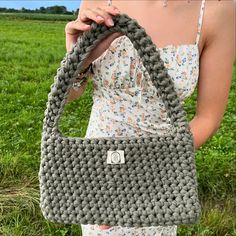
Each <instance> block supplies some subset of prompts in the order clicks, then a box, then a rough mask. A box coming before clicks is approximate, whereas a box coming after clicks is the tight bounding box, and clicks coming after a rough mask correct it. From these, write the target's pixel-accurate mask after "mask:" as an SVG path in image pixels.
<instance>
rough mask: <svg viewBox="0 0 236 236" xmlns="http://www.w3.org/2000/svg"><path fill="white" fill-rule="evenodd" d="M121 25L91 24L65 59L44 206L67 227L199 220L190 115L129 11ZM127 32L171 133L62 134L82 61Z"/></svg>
mask: <svg viewBox="0 0 236 236" xmlns="http://www.w3.org/2000/svg"><path fill="white" fill-rule="evenodd" d="M113 20H114V26H113V27H107V26H106V25H104V24H101V25H100V24H97V23H96V22H94V21H93V22H92V25H91V26H92V29H91V30H90V31H86V32H83V34H82V35H81V37H79V39H78V40H77V43H76V44H75V45H74V46H73V49H72V50H71V51H70V52H67V53H66V56H65V57H64V59H63V60H62V62H61V66H60V68H58V70H57V74H56V76H55V77H54V83H53V84H52V85H51V87H50V88H51V91H50V93H49V94H48V101H47V108H46V110H45V113H44V115H45V117H44V120H43V131H42V139H41V163H40V169H39V173H38V176H39V181H40V208H41V210H42V213H43V216H44V217H45V219H47V220H49V221H52V222H55V223H65V224H98V225H102V224H105V225H110V226H115V225H120V226H123V227H147V226H158V225H163V226H167V225H180V224H193V223H196V222H197V220H198V219H199V217H200V214H201V206H200V202H199V198H198V183H197V177H196V166H195V149H194V143H193V136H192V133H191V131H190V127H189V124H188V121H187V119H186V113H185V111H184V109H183V107H182V105H181V103H180V100H179V98H178V96H177V94H176V92H175V89H174V85H173V82H172V80H171V78H170V76H169V75H168V73H167V69H166V68H165V66H164V63H163V61H162V60H161V58H160V54H159V51H158V50H157V49H156V46H155V44H154V43H153V42H152V40H151V38H150V37H149V36H148V35H147V34H146V31H145V30H144V29H143V28H142V27H141V26H140V25H139V24H138V22H137V21H136V20H135V19H132V18H130V17H129V16H128V15H126V14H120V15H117V16H113ZM114 32H122V33H124V34H125V35H126V36H128V37H129V39H130V40H131V41H132V43H133V45H134V47H135V48H136V49H137V51H138V53H139V55H140V57H141V58H142V59H143V63H144V66H145V68H146V69H147V71H148V73H149V74H150V78H151V81H152V83H153V84H154V85H155V86H156V89H157V92H158V94H159V95H160V96H161V99H162V101H163V102H164V105H165V108H166V110H167V113H168V116H169V117H170V120H171V125H172V126H171V127H173V129H172V130H171V132H170V133H168V135H158V134H156V135H150V136H148V137H147V136H145V137H144V136H142V137H117V138H112V137H104V138H90V139H89V138H79V137H65V136H63V134H62V133H61V132H60V130H59V129H58V121H59V118H60V116H61V114H62V112H63V108H64V105H65V103H66V99H67V96H68V92H69V90H70V88H71V86H72V83H73V82H74V81H75V80H76V75H78V73H79V72H80V71H81V68H82V67H81V66H82V63H83V61H84V60H85V59H86V58H87V57H88V55H89V53H90V52H91V50H92V49H94V48H95V47H96V45H97V44H98V43H99V42H100V41H101V40H102V39H103V38H105V37H107V36H108V35H109V34H111V33H114Z"/></svg>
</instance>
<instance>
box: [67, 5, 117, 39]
mask: <svg viewBox="0 0 236 236" xmlns="http://www.w3.org/2000/svg"><path fill="white" fill-rule="evenodd" d="M118 14H120V11H119V9H118V8H117V7H115V6H106V7H105V8H104V9H102V8H100V7H97V8H92V9H91V8H86V9H85V10H84V11H82V12H81V13H80V14H79V16H78V18H77V20H75V21H71V22H69V23H67V25H66V27H65V31H66V33H68V34H71V35H78V34H79V33H80V32H82V31H88V30H90V29H91V23H92V22H93V21H95V22H96V23H97V24H102V23H104V24H106V25H107V26H108V27H111V26H113V25H114V23H113V20H112V15H118Z"/></svg>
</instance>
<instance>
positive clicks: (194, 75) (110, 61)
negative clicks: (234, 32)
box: [81, 0, 205, 236]
mask: <svg viewBox="0 0 236 236" xmlns="http://www.w3.org/2000/svg"><path fill="white" fill-rule="evenodd" d="M204 5H205V0H202V3H201V8H200V15H199V21H198V31H197V37H196V41H195V43H194V44H183V45H179V46H177V47H176V46H174V45H168V46H166V47H164V48H158V50H159V51H160V56H161V59H162V60H163V61H164V64H165V66H166V67H167V68H168V73H169V75H170V76H171V78H172V79H173V82H174V85H175V89H176V91H177V94H178V96H179V97H180V100H181V102H182V103H184V99H185V98H187V97H188V96H190V95H191V94H192V93H193V91H194V89H195V87H196V85H197V81H198V76H199V49H198V42H199V38H200V30H201V25H202V18H203V12H204ZM93 71H94V74H92V81H93V88H94V89H93V106H92V111H91V116H90V120H89V124H88V127H87V131H86V135H85V137H88V138H92V137H108V136H110V137H118V136H144V135H149V134H153V133H158V134H165V133H166V132H168V131H169V129H171V124H170V119H169V117H168V116H167V113H166V111H165V108H164V104H163V102H162V101H161V100H160V98H159V96H158V95H157V93H156V89H155V87H154V86H153V84H152V83H151V80H150V77H149V74H148V73H147V71H146V69H145V67H144V65H143V63H142V59H141V58H140V57H139V55H138V52H137V50H136V49H135V48H134V47H133V44H132V42H131V40H130V39H129V38H128V37H127V36H126V35H122V36H119V37H118V38H116V39H115V40H113V42H112V43H111V45H110V46H109V48H108V49H107V50H106V51H105V52H104V53H103V54H102V55H101V56H100V57H99V58H97V59H96V60H95V61H93ZM81 227H82V234H83V236H105V235H107V236H109V235H112V236H176V235H177V225H174V226H151V227H121V226H118V225H117V226H112V227H111V228H109V229H100V227H99V225H97V224H95V225H90V224H81Z"/></svg>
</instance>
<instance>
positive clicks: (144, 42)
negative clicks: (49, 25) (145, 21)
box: [43, 14, 190, 136]
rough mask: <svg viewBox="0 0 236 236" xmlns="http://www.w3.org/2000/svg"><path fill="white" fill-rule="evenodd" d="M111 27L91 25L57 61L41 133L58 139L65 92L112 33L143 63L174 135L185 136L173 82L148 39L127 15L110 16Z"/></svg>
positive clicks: (135, 22)
mask: <svg viewBox="0 0 236 236" xmlns="http://www.w3.org/2000/svg"><path fill="white" fill-rule="evenodd" d="M113 21H114V26H113V27H107V26H106V25H104V24H102V25H100V24H97V23H96V22H94V21H93V22H92V24H91V30H90V31H85V32H83V34H82V35H81V36H80V37H79V38H78V40H77V42H76V44H75V45H74V46H73V47H72V49H71V51H70V52H67V53H66V55H65V57H64V59H63V60H62V61H61V66H60V68H58V69H57V74H56V76H55V77H54V83H53V84H52V85H51V86H50V88H51V91H50V93H49V94H48V102H47V104H46V106H47V108H46V110H45V113H44V114H45V117H44V120H43V132H46V133H49V132H54V133H56V134H57V135H60V136H62V135H61V133H60V131H59V130H58V122H59V119H60V116H61V114H62V112H63V108H64V105H65V103H66V100H67V97H68V94H69V90H70V88H71V86H72V84H73V82H74V81H75V79H76V75H78V73H80V72H81V68H82V66H83V61H84V60H85V59H87V58H88V55H89V53H90V52H91V51H92V50H93V49H94V48H95V47H96V46H97V45H98V43H99V42H100V41H102V39H104V38H106V37H107V36H108V35H110V34H111V33H114V32H117V31H119V32H122V33H124V34H125V35H126V36H127V37H129V39H130V40H131V41H132V43H133V45H134V47H135V48H136V50H137V52H138V54H139V56H140V57H141V58H142V59H143V65H144V66H145V68H146V69H147V71H148V73H149V75H150V79H151V81H152V83H153V84H154V86H155V87H156V89H157V93H158V94H159V95H160V97H161V99H162V101H163V103H164V105H165V108H166V111H167V115H168V116H169V117H170V120H171V124H172V125H173V126H174V128H178V129H179V130H178V132H185V131H186V128H188V129H190V128H189V124H188V121H187V119H186V113H185V111H184V109H183V107H182V104H181V103H180V100H179V97H178V95H177V93H176V91H175V89H174V84H173V81H172V80H171V78H170V76H169V74H168V73H167V68H166V67H165V66H164V62H163V61H162V59H161V58H160V53H159V51H158V50H157V48H156V45H155V44H154V43H153V42H152V40H151V37H150V36H148V35H147V33H146V31H145V29H144V28H143V27H142V26H140V25H139V24H138V22H137V20H135V19H132V18H130V17H129V16H128V15H127V14H120V15H116V16H113Z"/></svg>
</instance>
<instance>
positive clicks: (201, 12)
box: [195, 0, 205, 45]
mask: <svg viewBox="0 0 236 236" xmlns="http://www.w3.org/2000/svg"><path fill="white" fill-rule="evenodd" d="M204 7H205V0H202V3H201V8H200V14H199V19H198V27H197V37H196V41H195V44H197V45H198V43H199V39H200V35H201V28H202V22H203V13H204Z"/></svg>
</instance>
